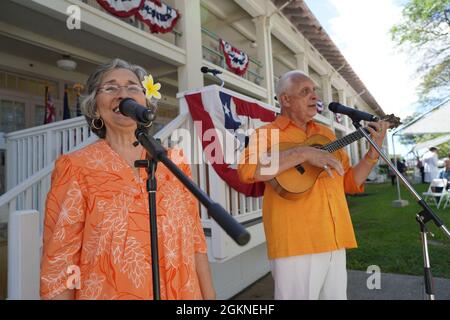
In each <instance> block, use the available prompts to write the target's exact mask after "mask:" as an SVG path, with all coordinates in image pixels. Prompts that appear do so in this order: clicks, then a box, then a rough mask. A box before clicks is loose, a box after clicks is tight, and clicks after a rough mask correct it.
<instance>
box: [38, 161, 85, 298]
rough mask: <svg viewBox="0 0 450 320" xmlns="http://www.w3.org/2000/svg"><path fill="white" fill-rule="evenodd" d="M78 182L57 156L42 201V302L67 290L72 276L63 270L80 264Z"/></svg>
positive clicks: (81, 200)
mask: <svg viewBox="0 0 450 320" xmlns="http://www.w3.org/2000/svg"><path fill="white" fill-rule="evenodd" d="M78 178H79V176H78V172H77V170H76V168H74V167H73V166H72V165H71V162H70V159H69V158H68V157H67V156H61V157H60V158H59V159H58V160H57V161H56V163H55V169H54V171H53V173H52V178H51V187H50V191H49V193H48V195H47V201H46V210H45V221H44V236H43V237H44V239H43V240H44V244H43V255H42V262H41V288H40V291H41V297H42V298H44V299H51V298H53V297H54V296H56V295H58V294H60V293H62V292H63V291H64V290H66V289H67V286H66V282H67V280H68V277H69V276H70V275H71V274H72V273H66V270H67V268H68V267H69V266H72V265H73V266H78V265H79V262H80V250H81V244H82V238H83V229H84V221H85V208H86V204H85V200H84V197H83V192H82V186H81V184H80V182H79V180H78Z"/></svg>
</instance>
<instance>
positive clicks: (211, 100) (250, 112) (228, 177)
mask: <svg viewBox="0 0 450 320" xmlns="http://www.w3.org/2000/svg"><path fill="white" fill-rule="evenodd" d="M181 103H183V104H187V106H188V108H189V111H190V113H191V117H192V120H193V121H194V125H195V127H196V131H197V133H198V134H199V135H201V136H200V140H201V141H202V145H203V151H204V154H205V157H206V160H207V161H208V162H209V163H211V164H212V166H213V168H214V170H215V171H216V172H217V174H218V175H219V176H220V177H221V179H222V180H224V181H225V182H226V183H227V184H228V185H229V186H230V187H232V188H233V189H234V190H236V191H238V192H240V193H243V194H245V195H246V196H252V197H259V196H262V195H263V193H264V183H263V182H258V183H252V184H245V183H242V182H240V180H239V177H238V173H237V168H236V167H237V162H238V160H239V156H240V153H241V152H242V151H243V149H244V148H245V146H246V145H247V144H248V140H249V135H250V133H251V132H245V131H244V130H238V129H240V128H241V126H242V124H243V123H245V122H247V121H250V119H255V120H256V119H259V120H260V121H262V122H271V121H273V120H275V116H276V114H275V109H273V108H272V107H270V106H269V105H266V104H264V103H262V102H259V101H256V100H253V99H250V98H247V97H244V96H237V95H236V94H235V93H233V92H232V91H230V90H226V89H223V88H219V87H217V86H211V87H205V88H203V89H202V91H201V92H198V93H192V94H187V95H185V96H184V98H182V99H181ZM236 130H238V131H236ZM230 141H231V143H230ZM212 150H214V152H212Z"/></svg>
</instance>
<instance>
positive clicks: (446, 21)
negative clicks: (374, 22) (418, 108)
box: [391, 0, 450, 98]
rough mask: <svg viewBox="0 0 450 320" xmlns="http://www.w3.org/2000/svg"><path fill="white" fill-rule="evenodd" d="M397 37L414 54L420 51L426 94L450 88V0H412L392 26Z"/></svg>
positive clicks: (424, 96) (422, 94)
mask: <svg viewBox="0 0 450 320" xmlns="http://www.w3.org/2000/svg"><path fill="white" fill-rule="evenodd" d="M391 35H392V38H393V40H394V41H396V42H397V44H398V45H399V46H400V47H402V48H403V49H405V50H408V52H410V53H411V54H412V55H417V54H420V56H421V58H420V64H421V65H420V67H419V68H418V70H417V71H418V74H419V76H420V77H421V79H422V83H421V85H420V88H419V93H420V95H421V97H422V98H426V97H427V96H430V95H432V94H433V93H440V94H441V95H444V96H446V95H448V92H449V90H450V0H410V1H409V2H408V3H407V4H406V6H405V7H404V9H403V21H402V22H401V23H399V24H397V25H395V26H393V27H392V29H391Z"/></svg>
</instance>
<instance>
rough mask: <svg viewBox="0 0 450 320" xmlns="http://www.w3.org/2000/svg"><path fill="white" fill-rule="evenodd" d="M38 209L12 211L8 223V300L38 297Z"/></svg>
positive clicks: (39, 244) (39, 253) (39, 258)
mask: <svg viewBox="0 0 450 320" xmlns="http://www.w3.org/2000/svg"><path fill="white" fill-rule="evenodd" d="M40 256H41V238H40V235H39V212H38V211H36V210H24V211H12V212H11V213H10V216H9V223H8V300H36V299H39V272H40V260H41V257H40Z"/></svg>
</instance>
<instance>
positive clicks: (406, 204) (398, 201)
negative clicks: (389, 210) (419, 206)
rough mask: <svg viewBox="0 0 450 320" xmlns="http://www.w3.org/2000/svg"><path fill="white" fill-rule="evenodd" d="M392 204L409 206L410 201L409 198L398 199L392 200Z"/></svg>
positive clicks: (395, 206)
mask: <svg viewBox="0 0 450 320" xmlns="http://www.w3.org/2000/svg"><path fill="white" fill-rule="evenodd" d="M392 206H393V207H394V208H401V207H406V206H409V201H408V200H402V199H397V200H394V201H392Z"/></svg>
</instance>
